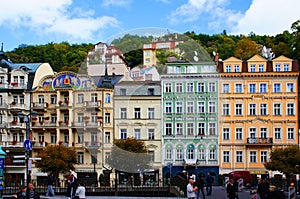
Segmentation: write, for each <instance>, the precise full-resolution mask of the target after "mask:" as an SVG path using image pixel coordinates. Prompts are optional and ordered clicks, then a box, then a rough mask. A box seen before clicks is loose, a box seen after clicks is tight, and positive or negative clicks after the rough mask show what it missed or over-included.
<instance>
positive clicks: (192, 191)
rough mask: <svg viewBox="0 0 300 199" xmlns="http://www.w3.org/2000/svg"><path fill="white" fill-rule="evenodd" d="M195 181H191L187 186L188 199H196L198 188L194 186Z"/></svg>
mask: <svg viewBox="0 0 300 199" xmlns="http://www.w3.org/2000/svg"><path fill="white" fill-rule="evenodd" d="M193 184H194V180H193V179H190V180H189V183H188V185H187V186H186V193H187V198H188V199H196V191H197V187H194V186H193Z"/></svg>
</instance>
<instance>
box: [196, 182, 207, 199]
mask: <svg viewBox="0 0 300 199" xmlns="http://www.w3.org/2000/svg"><path fill="white" fill-rule="evenodd" d="M204 184H205V182H204V180H203V178H202V177H199V178H198V179H197V180H196V182H195V183H194V185H195V187H197V188H198V189H197V191H196V198H197V199H198V198H201V197H200V192H201V193H202V199H205V194H204Z"/></svg>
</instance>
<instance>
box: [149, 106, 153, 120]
mask: <svg viewBox="0 0 300 199" xmlns="http://www.w3.org/2000/svg"><path fill="white" fill-rule="evenodd" d="M148 119H154V108H148Z"/></svg>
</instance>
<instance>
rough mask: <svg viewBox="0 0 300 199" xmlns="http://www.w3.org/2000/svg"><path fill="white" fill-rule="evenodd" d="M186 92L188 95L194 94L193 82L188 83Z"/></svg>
mask: <svg viewBox="0 0 300 199" xmlns="http://www.w3.org/2000/svg"><path fill="white" fill-rule="evenodd" d="M186 92H188V93H191V92H194V83H193V82H188V83H187V86H186Z"/></svg>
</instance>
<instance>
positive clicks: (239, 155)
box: [236, 151, 243, 162]
mask: <svg viewBox="0 0 300 199" xmlns="http://www.w3.org/2000/svg"><path fill="white" fill-rule="evenodd" d="M236 162H243V151H236Z"/></svg>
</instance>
